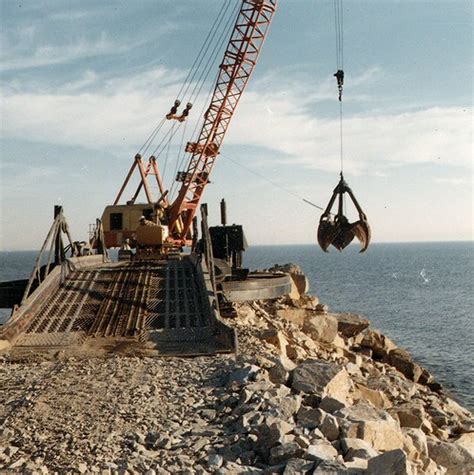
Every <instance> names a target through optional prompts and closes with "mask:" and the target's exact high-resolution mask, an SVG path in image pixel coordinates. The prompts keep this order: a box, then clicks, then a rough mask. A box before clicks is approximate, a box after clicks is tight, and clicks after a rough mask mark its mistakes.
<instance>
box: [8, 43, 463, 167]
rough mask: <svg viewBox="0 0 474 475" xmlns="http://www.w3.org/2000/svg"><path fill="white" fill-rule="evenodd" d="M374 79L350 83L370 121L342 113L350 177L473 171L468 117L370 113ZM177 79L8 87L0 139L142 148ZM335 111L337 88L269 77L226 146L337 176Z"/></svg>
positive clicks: (439, 111)
mask: <svg viewBox="0 0 474 475" xmlns="http://www.w3.org/2000/svg"><path fill="white" fill-rule="evenodd" d="M104 48H105V47H104ZM99 49H100V48H99ZM77 51H79V50H77ZM76 54H79V53H78V52H76ZM378 74H382V72H381V71H380V69H378V68H372V69H371V70H369V71H367V72H365V73H364V74H362V75H361V76H360V77H358V78H354V81H353V82H355V83H357V84H358V86H357V88H356V89H357V90H356V91H355V92H356V94H354V95H351V98H350V100H348V101H347V104H348V106H346V109H349V110H351V104H353V101H360V104H359V106H358V107H359V109H358V110H360V109H361V107H360V105H363V106H364V107H363V109H364V110H366V112H364V113H361V112H358V113H351V114H349V113H347V114H346V116H345V118H344V122H343V126H344V148H345V153H344V156H345V167H346V171H347V172H349V173H354V174H369V175H372V176H384V175H386V174H390V169H391V168H393V167H396V166H400V165H413V164H417V163H438V164H439V163H441V164H445V165H453V166H461V167H466V168H469V167H470V166H471V158H470V157H471V147H472V124H471V118H472V111H471V110H470V109H466V108H461V107H455V106H452V107H429V108H421V109H419V110H409V111H406V112H400V111H399V110H397V111H395V112H393V113H390V111H386V112H384V113H380V112H379V111H375V110H373V111H371V108H370V107H371V105H373V103H374V102H375V101H372V100H369V99H362V98H363V97H364V95H365V93H364V88H365V87H367V85H368V84H370V82H371V81H372V80H373V78H374V76H376V75H378ZM182 79H183V72H182V71H176V70H169V69H166V68H164V67H159V68H154V69H151V70H149V71H147V72H145V73H141V74H139V75H135V76H131V77H125V78H117V79H114V80H110V81H101V79H100V78H99V77H98V76H97V74H96V73H95V72H94V71H88V72H86V73H85V74H84V76H83V77H82V78H79V79H78V80H76V81H75V82H73V83H67V84H65V85H64V86H62V87H60V88H58V89H57V90H56V91H54V92H45V93H41V92H34V91H33V92H21V91H18V90H17V89H15V90H12V89H8V88H6V89H5V92H4V95H3V97H2V108H3V111H4V113H3V118H4V119H3V124H2V132H3V135H4V136H5V137H7V138H16V139H19V138H22V137H25V136H27V137H29V139H32V140H35V141H39V142H47V143H48V142H49V143H55V144H61V145H80V146H86V147H92V148H94V149H101V148H104V149H107V148H110V147H114V148H116V147H123V144H125V145H126V146H128V147H130V146H131V145H133V144H139V143H141V142H143V140H144V139H145V138H146V137H147V136H148V134H149V133H150V132H151V130H152V129H153V127H154V125H155V124H156V123H157V122H158V121H159V120H160V119H161V117H163V115H164V114H165V113H166V112H167V111H168V110H169V107H170V105H171V104H172V102H173V101H174V99H175V96H176V93H177V90H178V88H179V86H180V83H181V81H182ZM99 84H100V85H101V88H100V89H98V87H97V86H98V85H99ZM91 85H93V86H94V87H93V88H91V87H89V86H91ZM354 97H356V99H354ZM357 97H359V99H357ZM351 101H352V102H351ZM200 110H201V107H200V105H199V104H195V107H194V108H193V111H192V114H191V115H192V118H191V120H193V119H197V118H198V117H199V111H200ZM337 110H338V108H337V102H336V101H335V100H334V84H332V86H331V88H329V85H328V84H327V83H326V82H323V83H322V84H321V85H320V86H319V87H316V88H315V87H314V86H311V87H310V86H309V85H308V82H305V81H302V80H297V79H295V78H291V77H286V79H285V80H284V81H281V80H279V79H278V74H276V73H275V74H269V75H267V76H266V78H265V80H263V79H260V80H259V81H257V82H256V83H255V84H254V86H251V87H250V88H249V90H248V91H247V92H246V93H245V94H244V97H243V99H242V102H241V104H240V106H239V109H238V110H237V112H236V117H235V118H234V119H233V123H232V125H231V127H230V130H229V134H228V136H227V137H226V143H227V144H233V145H240V146H256V147H261V148H263V149H265V150H266V151H267V152H270V154H271V153H274V156H275V158H274V160H275V161H279V162H280V163H286V164H290V165H294V166H300V167H306V168H309V169H318V170H326V171H334V170H337V169H338V167H339V118H338V114H337ZM352 110H353V109H352ZM188 130H192V129H191V128H189V129H188ZM224 153H225V145H224ZM267 155H268V153H267Z"/></svg>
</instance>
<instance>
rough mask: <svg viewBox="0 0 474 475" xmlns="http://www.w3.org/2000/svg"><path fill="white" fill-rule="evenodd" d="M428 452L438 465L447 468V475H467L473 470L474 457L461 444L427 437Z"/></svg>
mask: <svg viewBox="0 0 474 475" xmlns="http://www.w3.org/2000/svg"><path fill="white" fill-rule="evenodd" d="M428 453H429V455H430V458H432V459H433V460H434V461H435V462H436V463H437V464H438V465H442V466H443V467H446V468H447V470H448V471H447V475H468V474H470V473H472V472H473V471H474V457H473V456H472V454H471V453H470V452H469V451H468V450H467V449H466V448H464V447H462V446H461V445H458V444H456V443H453V444H450V443H448V442H441V441H439V440H437V439H434V438H431V437H429V438H428Z"/></svg>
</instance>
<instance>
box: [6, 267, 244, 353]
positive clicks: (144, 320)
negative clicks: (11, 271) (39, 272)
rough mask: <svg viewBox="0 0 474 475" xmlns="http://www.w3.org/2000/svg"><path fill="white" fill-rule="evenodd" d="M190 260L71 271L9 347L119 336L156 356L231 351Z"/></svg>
mask: <svg viewBox="0 0 474 475" xmlns="http://www.w3.org/2000/svg"><path fill="white" fill-rule="evenodd" d="M197 272H198V271H197V268H196V267H195V266H194V265H193V264H192V263H191V262H190V261H188V260H186V259H183V260H173V261H137V262H127V263H120V264H118V265H116V264H115V265H105V266H102V267H99V268H93V269H88V270H78V271H74V272H72V273H71V274H70V275H69V277H68V278H67V279H66V280H65V282H64V283H63V284H62V285H61V286H60V287H59V288H58V289H57V290H56V291H55V292H53V293H51V294H50V295H48V296H46V298H45V299H44V302H43V303H42V305H41V306H40V308H39V310H38V311H37V312H36V313H35V314H34V315H33V317H31V318H30V320H31V322H30V323H29V324H28V325H27V326H26V327H25V331H24V332H22V333H21V334H20V336H19V337H18V338H17V340H16V341H15V347H18V348H24V349H27V348H31V349H33V348H35V349H49V348H58V347H69V346H80V345H82V344H83V343H85V342H91V341H95V342H101V341H110V339H117V340H121V341H124V340H125V341H127V340H130V341H132V342H134V344H136V343H140V344H142V345H144V346H146V347H147V348H153V350H154V351H156V352H157V353H159V354H166V355H186V354H204V353H205V354H212V353H216V352H228V351H233V350H234V344H235V343H234V341H233V340H232V337H231V336H229V335H224V334H225V333H226V330H229V329H228V328H227V327H226V326H225V325H223V324H222V323H221V322H219V321H217V320H216V318H215V316H214V314H213V313H212V310H211V307H210V304H209V298H208V292H207V290H206V288H205V286H204V284H203V280H202V279H200V278H199V277H200V276H199V275H198V274H197Z"/></svg>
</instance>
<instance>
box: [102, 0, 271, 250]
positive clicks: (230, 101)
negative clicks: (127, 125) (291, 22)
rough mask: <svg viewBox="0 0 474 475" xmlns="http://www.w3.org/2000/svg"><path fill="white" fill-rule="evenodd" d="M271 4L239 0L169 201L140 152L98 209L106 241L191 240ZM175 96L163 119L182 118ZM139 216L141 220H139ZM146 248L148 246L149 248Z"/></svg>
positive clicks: (177, 243)
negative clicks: (127, 193) (134, 183)
mask: <svg viewBox="0 0 474 475" xmlns="http://www.w3.org/2000/svg"><path fill="white" fill-rule="evenodd" d="M276 6H277V0H243V1H242V4H241V6H240V10H239V12H238V15H237V19H236V20H235V24H234V27H233V30H232V33H231V36H230V39H229V42H228V44H227V48H226V50H225V53H224V57H223V59H222V61H221V63H220V66H219V73H218V77H217V81H216V84H215V87H214V91H213V94H212V97H211V99H210V103H209V106H208V108H207V110H206V112H205V113H204V122H203V124H202V127H201V131H200V133H199V136H198V138H197V140H196V141H194V142H188V143H187V144H186V148H185V151H186V153H189V154H191V156H190V158H189V160H188V164H187V168H186V170H185V171H179V172H178V173H177V176H176V180H177V181H178V182H180V183H181V187H180V189H179V191H178V193H177V196H176V198H175V199H174V201H172V202H169V201H168V190H166V189H165V188H164V185H163V181H162V178H161V175H160V171H159V169H158V165H157V159H156V158H155V157H154V156H151V157H150V158H149V160H148V163H147V164H145V163H144V162H143V158H142V156H141V155H140V154H137V155H136V156H135V158H134V162H133V164H132V167H131V169H130V171H129V173H128V175H127V177H126V179H125V182H124V184H123V185H122V187H121V189H120V191H119V194H118V196H117V198H116V200H115V202H114V204H113V205H112V206H108V207H107V208H106V209H105V211H104V214H103V215H102V222H103V225H104V230H105V239H106V243H107V246H108V247H119V246H124V245H126V246H131V247H133V248H136V249H137V255H140V254H143V252H144V250H146V251H145V252H146V255H147V256H149V255H150V252H152V253H153V252H157V253H158V254H160V253H161V254H166V253H167V252H168V250H169V249H172V248H176V247H178V248H180V247H183V246H191V245H192V239H193V237H192V223H193V218H194V216H195V214H196V212H197V210H198V209H199V203H200V201H201V198H202V196H203V193H204V190H205V188H206V186H207V184H208V183H209V177H210V175H211V171H212V169H213V167H214V164H215V162H216V160H217V159H218V156H219V151H220V148H221V146H222V143H223V140H224V137H225V134H226V132H227V130H228V127H229V125H230V122H231V119H232V117H233V115H234V112H235V110H236V107H237V104H238V103H239V100H240V98H241V96H242V94H243V92H244V90H245V87H246V86H247V83H248V80H249V78H250V76H251V74H252V72H253V70H254V68H255V65H256V63H257V59H258V56H259V53H260V50H261V48H262V45H263V42H264V40H265V37H266V34H267V32H268V28H269V26H270V24H271V21H272V17H273V14H274V12H275V9H276ZM180 104H181V100H180V99H179V98H178V99H176V101H175V102H174V105H173V106H172V108H171V110H170V112H169V113H168V114H167V115H166V120H171V121H172V120H176V121H178V122H184V121H185V120H186V118H187V116H188V115H189V111H190V109H191V107H192V105H191V104H190V103H188V104H187V106H186V108H185V109H184V110H183V112H182V113H181V114H178V108H179V106H180ZM135 169H137V170H138V171H139V173H140V183H139V186H138V188H137V190H136V192H135V194H134V195H133V196H132V199H131V200H129V201H127V203H126V204H125V205H119V200H120V198H121V196H122V194H123V192H124V190H125V188H126V187H127V185H128V183H129V180H130V178H131V176H132V174H133V173H134V171H135ZM150 176H154V177H155V179H156V184H157V185H158V191H159V193H160V196H159V197H158V199H156V200H155V199H154V197H153V196H152V193H151V188H150V184H149V181H148V178H149V177H150ZM142 189H143V190H144V191H145V195H146V198H147V203H146V204H137V203H136V199H137V196H138V194H139V192H140V191H141V190H142ZM140 218H141V220H140ZM150 249H153V250H152V251H150Z"/></svg>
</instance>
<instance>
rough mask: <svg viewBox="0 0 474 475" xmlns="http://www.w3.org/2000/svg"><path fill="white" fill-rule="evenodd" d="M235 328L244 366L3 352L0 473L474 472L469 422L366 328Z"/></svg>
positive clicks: (341, 321)
mask: <svg viewBox="0 0 474 475" xmlns="http://www.w3.org/2000/svg"><path fill="white" fill-rule="evenodd" d="M285 268H286V267H285ZM288 270H290V271H291V272H293V273H295V275H299V276H300V277H301V275H302V274H301V271H300V270H298V269H297V268H294V267H291V266H290V268H288ZM232 315H233V316H232V318H230V315H229V318H228V319H226V320H225V321H226V323H227V324H228V325H231V326H233V327H235V329H236V331H237V333H238V337H239V347H240V352H239V354H238V355H219V356H214V357H197V358H171V359H159V358H152V357H147V356H146V355H141V354H137V355H135V356H130V355H128V356H123V355H120V354H112V355H110V356H109V357H106V358H105V357H101V358H98V357H85V356H86V355H84V357H81V356H80V355H75V356H68V355H64V354H62V353H61V352H58V353H57V354H56V355H53V356H51V357H48V358H46V357H45V358H35V357H25V358H23V359H15V358H14V357H13V355H10V354H9V353H5V354H4V355H3V357H1V358H2V359H0V387H1V388H2V391H0V421H1V422H2V427H1V428H0V473H3V471H5V472H7V473H38V474H48V473H56V472H58V473H100V474H104V475H105V474H133V473H145V474H149V475H153V474H170V473H183V474H188V473H189V474H193V473H196V474H208V473H215V474H222V475H225V474H237V473H238V474H240V473H244V474H245V473H247V474H260V473H261V474H270V473H279V474H285V475H293V474H310V473H314V474H351V475H356V474H360V475H362V474H364V475H372V474H377V475H384V474H390V475H393V474H399V475H421V474H432V475H435V474H439V475H443V474H448V475H450V474H467V473H470V471H472V470H474V465H473V463H474V462H473V460H474V459H473V457H474V440H473V433H474V421H473V419H472V415H471V413H470V412H469V411H468V410H466V409H464V408H463V407H462V406H460V405H459V404H458V403H456V402H455V401H454V400H453V399H451V398H450V397H449V396H448V395H447V394H446V393H445V392H444V391H443V390H442V389H440V387H439V385H438V386H437V385H436V382H435V381H434V379H433V378H432V376H431V375H429V373H428V372H427V371H426V370H424V369H423V368H422V367H421V366H419V365H418V364H417V363H415V362H414V361H413V360H412V358H411V357H410V355H408V353H406V352H404V351H403V350H401V349H399V348H397V346H396V344H395V343H394V342H393V341H392V340H390V339H389V338H387V337H386V336H384V335H383V334H382V333H380V332H379V331H376V330H373V329H371V328H370V327H369V326H368V325H369V323H368V321H367V320H366V319H364V318H363V317H360V316H358V315H352V314H347V313H345V314H336V313H329V309H328V308H327V305H324V304H319V303H318V300H317V299H316V298H311V297H310V296H306V295H301V296H300V298H299V299H295V298H281V299H277V300H274V301H265V302H252V303H242V304H238V305H237V304H236V305H235V306H234V308H233V309H232ZM236 315H237V316H236ZM223 317H224V318H226V314H225V313H224V314H223Z"/></svg>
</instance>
